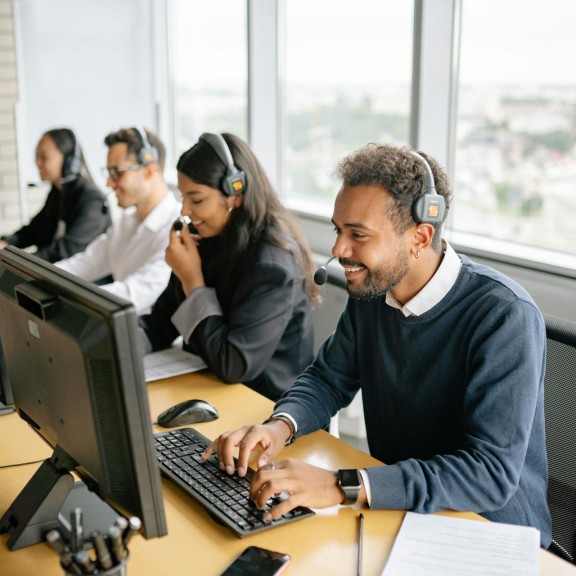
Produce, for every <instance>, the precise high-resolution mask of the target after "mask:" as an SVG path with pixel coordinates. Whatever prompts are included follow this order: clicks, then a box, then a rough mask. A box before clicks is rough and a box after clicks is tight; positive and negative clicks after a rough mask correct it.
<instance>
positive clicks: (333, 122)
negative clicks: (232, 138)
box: [282, 0, 413, 215]
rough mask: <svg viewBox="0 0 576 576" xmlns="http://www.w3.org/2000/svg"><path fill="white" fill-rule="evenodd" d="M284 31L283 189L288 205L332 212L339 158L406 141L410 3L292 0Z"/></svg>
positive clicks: (325, 213)
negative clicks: (363, 148)
mask: <svg viewBox="0 0 576 576" xmlns="http://www.w3.org/2000/svg"><path fill="white" fill-rule="evenodd" d="M284 32H285V38H286V42H285V46H284V62H285V69H284V78H285V93H284V147H283V153H282V160H283V163H284V165H283V186H282V190H283V193H284V194H285V195H286V196H288V197H289V198H290V205H291V206H294V207H297V208H299V209H302V210H305V211H312V212H318V213H320V214H324V215H329V214H331V209H332V205H333V200H334V197H335V195H336V191H337V188H338V184H337V183H336V182H335V181H334V180H333V179H332V177H331V175H332V173H333V171H334V168H335V165H336V163H337V161H338V160H339V159H340V158H341V157H342V156H343V155H345V154H347V153H349V152H351V151H353V150H355V149H357V148H359V147H360V146H363V145H365V144H367V143H368V142H390V143H396V144H407V143H408V140H409V131H410V98H411V75H412V37H413V6H412V3H411V2H393V1H391V0H357V1H356V2H348V1H347V0H337V1H334V0H315V1H314V2H308V1H307V0H290V1H289V2H286V4H285V31H284Z"/></svg>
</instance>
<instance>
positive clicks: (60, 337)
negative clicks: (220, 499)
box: [0, 246, 167, 550]
mask: <svg viewBox="0 0 576 576" xmlns="http://www.w3.org/2000/svg"><path fill="white" fill-rule="evenodd" d="M0 318H1V319H2V320H1V321H0V341H1V342H2V347H3V350H4V356H5V361H6V366H7V370H8V377H9V381H10V386H11V389H12V394H13V397H14V404H15V406H16V410H17V412H18V414H19V416H20V417H21V418H22V419H24V420H25V421H26V422H27V423H28V424H29V425H30V427H31V428H32V429H33V430H34V431H35V432H36V433H37V434H39V435H40V437H41V438H42V439H43V440H45V441H46V442H47V443H48V444H49V446H50V447H51V448H52V449H53V453H52V456H51V457H50V458H48V459H47V460H46V461H44V463H43V464H41V466H40V468H39V469H38V471H37V472H36V473H35V474H34V476H33V477H32V478H31V480H30V481H29V483H28V484H27V485H26V486H25V487H24V489H23V490H22V492H21V493H20V494H19V495H18V496H17V498H16V499H15V500H14V502H13V503H12V505H11V507H10V508H9V509H8V510H7V511H6V512H5V513H4V515H3V516H2V519H1V520H0V532H6V531H8V532H10V536H9V538H8V547H9V548H10V549H12V550H14V549H17V548H22V547H24V546H29V545H31V544H34V543H36V542H40V541H42V540H44V537H45V534H46V532H47V531H49V530H51V529H53V528H55V527H60V529H61V530H62V531H63V532H64V534H66V528H67V527H68V526H67V523H66V515H65V514H64V513H63V511H64V510H65V509H66V506H67V505H68V506H70V501H73V503H74V509H75V508H76V507H80V508H81V509H82V512H83V518H84V521H85V533H87V534H91V533H92V531H93V530H94V529H102V528H105V527H109V526H110V518H111V516H110V512H112V513H113V518H114V519H115V518H116V517H117V516H118V513H120V514H122V515H124V516H137V517H138V518H140V520H141V523H142V533H143V535H144V537H146V538H153V537H157V536H162V535H164V534H166V533H167V529H166V520H165V516H164V505H163V500H162V490H161V481H160V472H159V469H158V464H157V460H156V455H155V450H154V446H153V435H152V427H151V419H150V411H149V407H148V397H147V393H146V384H145V381H144V370H143V361H142V351H141V336H140V333H139V329H138V325H137V318H136V313H135V310H134V307H133V306H132V304H131V303H129V302H127V301H126V300H123V299H121V298H118V297H116V296H114V295H112V294H110V293H108V292H106V291H104V290H103V289H101V288H99V287H98V286H96V285H93V284H91V283H88V282H85V281H83V280H81V279H79V278H76V277H75V276H72V275H71V274H68V273H67V272H64V271H62V270H60V269H58V268H56V267H55V266H53V265H52V264H49V263H47V262H45V261H43V260H40V259H39V258H36V257H35V256H33V255H30V254H28V253H26V252H24V251H22V250H19V249H18V248H14V247H11V246H8V247H6V248H4V249H3V250H0ZM71 472H74V473H76V474H77V475H78V476H79V477H80V479H81V480H82V482H74V478H73V476H72V475H71ZM84 487H87V489H84ZM95 495H97V497H96V496H95ZM108 505H109V506H108ZM100 522H102V523H104V524H105V526H99V523H100ZM91 523H92V524H91Z"/></svg>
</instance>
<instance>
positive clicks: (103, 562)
mask: <svg viewBox="0 0 576 576" xmlns="http://www.w3.org/2000/svg"><path fill="white" fill-rule="evenodd" d="M92 541H93V542H94V548H96V557H97V558H98V563H99V564H100V567H101V568H102V569H103V570H108V569H109V568H112V558H111V556H110V552H109V550H108V546H107V544H106V541H105V540H104V537H103V536H102V534H100V532H94V535H93V536H92Z"/></svg>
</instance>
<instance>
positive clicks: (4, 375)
mask: <svg viewBox="0 0 576 576" xmlns="http://www.w3.org/2000/svg"><path fill="white" fill-rule="evenodd" d="M14 410H16V408H15V406H14V398H13V397H12V388H11V387H10V381H9V380H8V369H7V368H6V362H5V360H4V351H3V349H2V342H0V416H2V415H4V414H11V413H12V412H14Z"/></svg>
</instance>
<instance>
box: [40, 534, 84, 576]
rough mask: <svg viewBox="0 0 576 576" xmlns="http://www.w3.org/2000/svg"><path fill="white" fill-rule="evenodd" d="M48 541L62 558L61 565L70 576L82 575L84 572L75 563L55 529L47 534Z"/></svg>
mask: <svg viewBox="0 0 576 576" xmlns="http://www.w3.org/2000/svg"><path fill="white" fill-rule="evenodd" d="M46 540H47V542H48V544H50V546H51V547H52V549H53V550H54V551H55V552H56V554H58V556H59V557H60V565H61V566H62V568H64V570H66V572H67V573H69V574H82V570H81V569H80V567H79V566H77V565H76V564H75V563H74V559H73V557H72V554H71V552H70V550H69V549H68V546H66V545H65V544H64V542H63V541H62V537H61V536H60V532H58V530H57V529H56V528H55V529H54V530H50V532H48V533H47V534H46Z"/></svg>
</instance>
